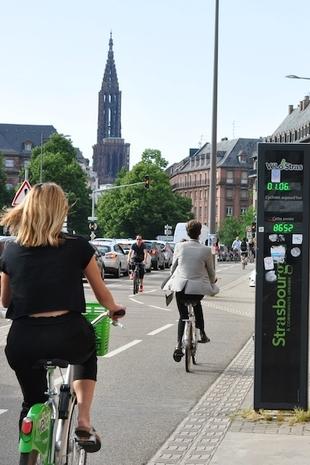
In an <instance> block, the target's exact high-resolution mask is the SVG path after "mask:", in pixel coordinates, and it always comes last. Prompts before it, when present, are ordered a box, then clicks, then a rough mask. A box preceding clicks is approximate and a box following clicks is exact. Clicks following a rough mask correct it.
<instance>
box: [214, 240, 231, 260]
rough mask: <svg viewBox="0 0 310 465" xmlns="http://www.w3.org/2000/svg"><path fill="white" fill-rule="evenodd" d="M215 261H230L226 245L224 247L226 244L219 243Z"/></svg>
mask: <svg viewBox="0 0 310 465" xmlns="http://www.w3.org/2000/svg"><path fill="white" fill-rule="evenodd" d="M217 261H218V262H228V261H230V255H229V252H228V247H226V245H223V244H220V246H219V251H218V255H217Z"/></svg>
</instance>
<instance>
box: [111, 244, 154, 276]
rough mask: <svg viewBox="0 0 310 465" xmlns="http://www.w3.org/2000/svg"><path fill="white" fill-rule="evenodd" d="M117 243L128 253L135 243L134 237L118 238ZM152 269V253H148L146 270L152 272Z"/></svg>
mask: <svg viewBox="0 0 310 465" xmlns="http://www.w3.org/2000/svg"><path fill="white" fill-rule="evenodd" d="M116 242H117V244H119V245H120V246H121V248H122V249H123V251H124V252H125V254H126V255H128V254H129V250H130V249H131V246H132V244H134V243H135V241H134V240H133V239H116ZM151 269H152V260H151V256H150V254H147V255H146V263H145V271H146V272H147V273H150V272H151Z"/></svg>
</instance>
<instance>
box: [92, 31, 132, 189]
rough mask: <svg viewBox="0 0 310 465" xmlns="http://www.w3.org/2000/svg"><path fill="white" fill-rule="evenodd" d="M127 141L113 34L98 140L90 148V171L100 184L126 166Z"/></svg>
mask: <svg viewBox="0 0 310 465" xmlns="http://www.w3.org/2000/svg"><path fill="white" fill-rule="evenodd" d="M129 153H130V144H128V143H125V141H124V139H122V137H121V92H120V90H119V85H118V79H117V73H116V67H115V62H114V53H113V40H112V35H111V37H110V41H109V52H108V59H107V63H106V67H105V72H104V76H103V80H102V86H101V90H100V92H99V103H98V129H97V143H96V144H95V145H94V147H93V170H94V171H95V172H96V173H97V176H98V181H99V184H110V183H113V182H114V181H115V178H116V176H117V174H118V172H119V171H120V170H121V169H122V168H126V169H129Z"/></svg>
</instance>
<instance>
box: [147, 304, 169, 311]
mask: <svg viewBox="0 0 310 465" xmlns="http://www.w3.org/2000/svg"><path fill="white" fill-rule="evenodd" d="M148 307H152V308H157V309H158V310H165V312H171V308H163V307H157V305H148Z"/></svg>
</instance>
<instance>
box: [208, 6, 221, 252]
mask: <svg viewBox="0 0 310 465" xmlns="http://www.w3.org/2000/svg"><path fill="white" fill-rule="evenodd" d="M218 24H219V0H215V27H214V65H213V105H212V140H211V155H210V187H209V234H210V235H211V234H215V218H216V139H217V87H218ZM209 245H210V244H209Z"/></svg>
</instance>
